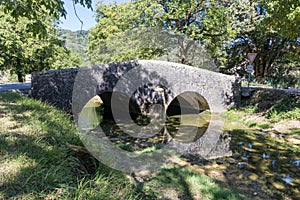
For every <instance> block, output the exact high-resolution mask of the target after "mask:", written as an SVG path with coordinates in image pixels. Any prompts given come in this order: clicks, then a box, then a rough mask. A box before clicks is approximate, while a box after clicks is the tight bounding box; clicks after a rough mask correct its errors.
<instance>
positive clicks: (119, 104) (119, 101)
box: [98, 92, 141, 120]
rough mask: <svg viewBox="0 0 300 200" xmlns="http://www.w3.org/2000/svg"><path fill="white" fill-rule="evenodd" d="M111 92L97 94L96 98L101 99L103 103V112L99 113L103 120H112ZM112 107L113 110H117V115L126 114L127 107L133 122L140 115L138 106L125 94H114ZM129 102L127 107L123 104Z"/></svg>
mask: <svg viewBox="0 0 300 200" xmlns="http://www.w3.org/2000/svg"><path fill="white" fill-rule="evenodd" d="M112 94H113V93H112V92H104V93H102V94H99V95H98V96H99V97H100V98H101V100H102V102H103V112H102V113H101V114H102V115H103V120H112V119H114V118H113V114H112V103H111V102H112ZM114 97H115V98H114V105H113V106H114V107H115V110H117V111H118V112H119V113H126V112H128V107H129V114H130V116H131V118H132V119H133V120H135V119H136V118H137V117H138V116H139V115H140V114H141V110H140V108H139V106H138V104H137V103H136V102H135V101H133V100H132V99H131V98H130V97H128V96H127V95H126V94H124V93H121V92H114ZM126 102H129V106H126V105H125V103H126Z"/></svg>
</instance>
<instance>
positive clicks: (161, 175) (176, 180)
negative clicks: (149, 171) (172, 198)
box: [145, 166, 243, 199]
mask: <svg viewBox="0 0 300 200" xmlns="http://www.w3.org/2000/svg"><path fill="white" fill-rule="evenodd" d="M145 187H148V188H155V190H158V191H161V194H160V195H161V198H166V196H164V195H165V194H166V191H171V190H172V191H174V192H175V193H176V198H179V199H243V198H242V197H241V196H239V195H238V194H237V193H235V192H233V191H230V190H227V189H225V188H223V187H221V186H219V185H218V184H217V183H215V181H214V180H213V179H212V178H209V177H207V176H205V175H202V174H199V173H196V172H194V171H192V170H191V169H189V168H188V167H173V166H169V167H165V168H162V169H161V170H159V172H158V174H157V176H155V177H153V178H152V180H151V181H150V182H149V183H147V185H146V186H145Z"/></svg>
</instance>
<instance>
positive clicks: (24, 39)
mask: <svg viewBox="0 0 300 200" xmlns="http://www.w3.org/2000/svg"><path fill="white" fill-rule="evenodd" d="M0 21H1V24H0V52H1V53H0V70H7V69H9V70H11V72H13V73H15V74H17V75H18V80H19V81H20V82H22V81H23V80H24V76H25V75H26V74H28V73H31V72H33V71H41V70H47V69H58V68H66V67H75V66H77V65H78V64H79V63H80V60H79V59H78V57H77V56H76V55H75V54H74V53H72V52H71V51H70V50H68V49H66V48H65V47H64V43H63V41H62V40H59V39H58V38H57V31H56V29H55V27H54V24H53V22H51V19H49V18H48V19H47V20H46V21H43V23H44V25H45V27H46V28H47V36H45V37H42V38H40V37H37V36H35V35H33V34H32V33H31V32H30V30H28V25H29V24H32V23H34V21H33V20H28V19H27V18H24V17H20V18H19V19H18V20H16V19H14V18H12V17H10V16H9V15H6V14H4V12H3V9H2V7H0Z"/></svg>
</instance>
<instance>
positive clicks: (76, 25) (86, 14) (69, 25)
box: [59, 0, 128, 31]
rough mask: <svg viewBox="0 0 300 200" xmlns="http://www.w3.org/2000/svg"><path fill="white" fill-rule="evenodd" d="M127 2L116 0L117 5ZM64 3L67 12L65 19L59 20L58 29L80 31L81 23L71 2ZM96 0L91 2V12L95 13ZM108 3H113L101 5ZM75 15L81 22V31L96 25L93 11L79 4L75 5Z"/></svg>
mask: <svg viewBox="0 0 300 200" xmlns="http://www.w3.org/2000/svg"><path fill="white" fill-rule="evenodd" d="M127 1H128V0H116V2H117V3H119V4H120V3H124V2H127ZM64 2H65V9H66V10H67V12H68V14H67V17H66V19H64V18H61V19H60V20H61V23H60V25H59V27H60V28H61V29H69V30H72V31H76V30H80V29H81V23H80V21H79V20H78V19H77V17H76V15H75V12H74V8H73V3H72V0H64ZM97 2H98V0H92V3H93V10H94V11H95V7H96V3H97ZM110 2H114V1H113V0H104V1H103V3H105V4H107V3H110ZM75 8H76V12H77V15H78V16H79V18H80V19H81V20H82V21H83V27H82V29H83V30H88V29H90V28H92V27H94V26H95V25H96V21H95V17H94V11H92V10H90V9H87V8H85V7H83V6H81V5H80V4H76V5H75Z"/></svg>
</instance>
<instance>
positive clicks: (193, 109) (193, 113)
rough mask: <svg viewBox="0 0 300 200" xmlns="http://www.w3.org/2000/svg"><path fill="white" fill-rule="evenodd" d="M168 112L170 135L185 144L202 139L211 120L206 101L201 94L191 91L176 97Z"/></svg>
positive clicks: (167, 125)
mask: <svg viewBox="0 0 300 200" xmlns="http://www.w3.org/2000/svg"><path fill="white" fill-rule="evenodd" d="M166 112H167V116H168V120H167V123H166V128H167V131H168V133H169V134H170V135H171V136H172V137H173V138H174V139H175V140H178V141H180V142H183V143H190V142H195V141H196V140H198V139H199V138H201V137H202V136H203V135H204V133H205V132H206V130H207V128H208V126H209V123H210V119H211V115H210V107H209V105H208V103H207V101H206V99H205V98H204V97H203V96H202V95H200V94H199V93H197V92H191V91H186V92H183V93H181V94H179V95H178V96H176V97H175V98H174V99H173V100H172V101H171V103H170V104H169V106H168V108H167V111H166Z"/></svg>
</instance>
